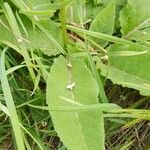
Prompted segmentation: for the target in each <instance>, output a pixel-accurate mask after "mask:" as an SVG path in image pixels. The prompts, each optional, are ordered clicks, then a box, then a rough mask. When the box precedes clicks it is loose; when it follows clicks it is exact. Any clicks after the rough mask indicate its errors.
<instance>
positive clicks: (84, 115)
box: [47, 56, 105, 150]
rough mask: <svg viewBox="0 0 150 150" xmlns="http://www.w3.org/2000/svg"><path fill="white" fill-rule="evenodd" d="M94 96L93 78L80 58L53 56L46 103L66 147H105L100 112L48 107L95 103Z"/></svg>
mask: <svg viewBox="0 0 150 150" xmlns="http://www.w3.org/2000/svg"><path fill="white" fill-rule="evenodd" d="M68 64H71V65H68ZM69 66H70V67H69ZM71 66H72V67H71ZM97 96H98V86H97V84H96V81H95V80H94V78H93V76H92V74H91V73H90V71H89V70H88V68H87V67H86V65H85V64H84V63H83V61H82V60H81V59H78V58H74V59H71V62H68V60H66V59H65V58H64V57H62V56H60V57H59V58H58V59H55V61H54V64H53V66H52V68H51V73H50V74H49V78H48V81H47V104H48V107H49V111H50V113H51V116H52V120H53V123H54V127H55V129H56V131H57V133H58V136H59V137H60V138H61V140H62V141H63V142H64V144H65V145H66V147H67V148H68V150H98V149H101V150H104V149H105V148H104V137H105V135H104V120H103V115H102V112H101V110H92V111H88V110H87V111H80V110H78V111H77V110H75V111H71V112H70V111H69V112H68V111H51V107H53V106H54V107H55V106H56V107H62V106H64V107H66V106H80V105H85V106H86V105H90V104H98V99H97ZM62 97H65V100H64V99H63V98H62ZM66 99H67V100H66ZM68 99H69V101H68ZM70 100H72V102H70ZM77 143H78V144H77Z"/></svg>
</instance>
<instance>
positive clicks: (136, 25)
mask: <svg viewBox="0 0 150 150" xmlns="http://www.w3.org/2000/svg"><path fill="white" fill-rule="evenodd" d="M149 8H150V0H136V2H135V0H128V3H127V5H126V6H125V8H124V9H123V10H122V12H121V13H120V22H121V27H122V29H121V32H122V35H123V37H125V38H129V37H130V36H131V35H132V34H134V33H135V32H137V31H138V30H140V29H142V28H144V27H145V26H148V25H150V9H149Z"/></svg>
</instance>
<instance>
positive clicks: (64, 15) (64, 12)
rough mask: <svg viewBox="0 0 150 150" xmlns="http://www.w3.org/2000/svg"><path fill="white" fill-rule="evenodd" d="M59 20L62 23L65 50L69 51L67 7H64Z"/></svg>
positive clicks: (62, 0)
mask: <svg viewBox="0 0 150 150" xmlns="http://www.w3.org/2000/svg"><path fill="white" fill-rule="evenodd" d="M60 2H61V3H63V2H64V0H60ZM59 19H60V22H61V30H62V36H63V41H64V48H65V50H66V51H67V43H68V37H67V29H66V7H65V6H63V7H62V8H61V9H60V13H59Z"/></svg>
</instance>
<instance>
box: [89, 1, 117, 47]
mask: <svg viewBox="0 0 150 150" xmlns="http://www.w3.org/2000/svg"><path fill="white" fill-rule="evenodd" d="M114 21H115V3H114V2H112V3H110V4H109V5H108V6H107V7H106V8H104V9H103V10H102V11H101V12H100V13H99V14H98V15H97V16H96V17H95V19H94V20H93V21H92V23H91V26H90V29H89V30H91V31H95V32H101V33H105V34H108V35H111V34H112V33H113V30H114ZM95 41H96V42H97V43H99V44H100V45H102V46H103V47H104V46H106V45H107V43H108V42H107V41H104V40H100V39H95Z"/></svg>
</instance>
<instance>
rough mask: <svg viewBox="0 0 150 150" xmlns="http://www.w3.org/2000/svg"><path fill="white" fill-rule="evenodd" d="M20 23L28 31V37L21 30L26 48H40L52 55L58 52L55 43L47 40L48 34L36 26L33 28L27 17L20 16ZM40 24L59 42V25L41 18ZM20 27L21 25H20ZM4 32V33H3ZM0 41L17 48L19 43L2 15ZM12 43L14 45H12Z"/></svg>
mask: <svg viewBox="0 0 150 150" xmlns="http://www.w3.org/2000/svg"><path fill="white" fill-rule="evenodd" d="M21 19H22V23H23V25H24V27H25V28H26V31H27V33H28V37H26V35H25V34H24V32H23V31H22V34H23V36H24V38H25V39H27V41H25V42H24V46H25V48H26V49H27V50H30V49H32V50H35V51H36V50H37V49H40V50H41V51H42V52H43V53H44V54H46V55H49V56H52V55H57V54H59V53H60V51H59V50H58V48H57V47H56V45H55V44H54V43H53V42H52V41H50V40H49V38H48V36H47V35H46V34H45V33H44V32H43V31H41V29H39V28H38V27H35V29H33V27H32V23H31V21H30V20H29V19H28V18H25V17H21ZM41 24H42V25H43V26H44V27H45V28H48V27H49V28H48V30H49V32H50V34H51V35H52V36H53V37H54V38H55V39H57V42H58V43H59V44H61V40H62V39H61V37H62V36H61V32H60V29H59V27H57V26H56V25H55V23H53V22H52V21H50V20H49V21H46V20H43V21H41ZM20 28H21V27H20ZM3 33H5V34H3ZM0 42H2V43H5V44H7V45H8V43H9V45H8V46H10V47H12V48H14V46H16V47H18V49H19V44H20V43H18V42H17V41H16V39H15V35H14V33H13V32H12V31H11V29H10V27H9V24H8V22H7V21H6V18H5V17H4V16H1V17H0ZM10 43H11V45H10ZM13 45H14V46H13Z"/></svg>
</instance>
